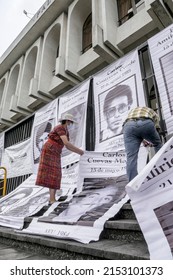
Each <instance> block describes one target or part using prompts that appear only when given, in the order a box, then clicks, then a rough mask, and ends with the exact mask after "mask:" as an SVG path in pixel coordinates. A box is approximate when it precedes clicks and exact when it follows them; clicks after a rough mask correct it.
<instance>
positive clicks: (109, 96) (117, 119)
mask: <svg viewBox="0 0 173 280" xmlns="http://www.w3.org/2000/svg"><path fill="white" fill-rule="evenodd" d="M98 104H99V126H100V139H99V142H102V141H105V140H107V139H110V138H112V137H115V136H118V135H120V134H122V129H123V123H124V120H125V118H126V117H127V115H128V112H129V111H130V110H131V109H132V108H134V107H136V106H137V104H138V101H137V85H136V77H135V75H133V76H131V77H130V78H128V79H126V80H125V81H122V82H121V83H119V84H117V85H115V86H114V87H112V88H111V89H110V90H109V91H106V92H103V93H101V94H100V95H98Z"/></svg>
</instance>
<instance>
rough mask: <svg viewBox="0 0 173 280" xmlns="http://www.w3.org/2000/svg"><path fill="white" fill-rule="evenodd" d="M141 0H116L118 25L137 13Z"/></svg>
mask: <svg viewBox="0 0 173 280" xmlns="http://www.w3.org/2000/svg"><path fill="white" fill-rule="evenodd" d="M143 2H144V1H143V0H117V6H118V18H119V20H118V23H119V25H122V24H123V23H124V22H126V21H127V20H128V19H130V18H131V17H132V16H134V15H135V14H136V13H137V7H138V6H140V5H141V4H142V3H143Z"/></svg>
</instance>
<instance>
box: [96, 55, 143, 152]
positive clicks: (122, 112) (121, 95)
mask: <svg viewBox="0 0 173 280" xmlns="http://www.w3.org/2000/svg"><path fill="white" fill-rule="evenodd" d="M93 84H94V102H95V116H96V117H95V126H96V143H95V150H96V151H118V150H123V149H124V141H123V136H122V128H123V127H122V124H123V122H124V120H125V118H126V117H127V114H128V112H129V111H130V109H132V108H134V107H136V106H144V105H145V100H144V92H143V85H142V78H141V72H140V65H139V58H138V52H137V50H136V51H134V52H131V53H130V54H128V55H126V56H123V57H122V58H120V59H119V60H117V61H116V62H115V63H113V64H111V65H110V66H108V67H107V68H105V69H104V70H103V71H101V72H100V73H98V74H96V75H95V76H94V81H93Z"/></svg>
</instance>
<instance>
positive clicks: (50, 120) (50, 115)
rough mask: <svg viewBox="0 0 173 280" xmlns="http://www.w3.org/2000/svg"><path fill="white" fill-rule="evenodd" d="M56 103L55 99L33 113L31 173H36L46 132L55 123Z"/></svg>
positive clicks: (46, 136)
mask: <svg viewBox="0 0 173 280" xmlns="http://www.w3.org/2000/svg"><path fill="white" fill-rule="evenodd" d="M57 103H58V100H57V99H55V100H54V101H52V102H50V103H49V104H47V105H46V106H44V107H43V108H41V109H40V110H38V111H37V112H36V113H35V117H34V123H33V128H32V134H31V151H32V167H33V173H37V169H38V164H39V158H40V154H41V150H42V147H43V145H44V143H45V142H46V140H47V139H48V134H49V132H50V131H51V130H52V129H53V127H54V126H55V125H56V124H57Z"/></svg>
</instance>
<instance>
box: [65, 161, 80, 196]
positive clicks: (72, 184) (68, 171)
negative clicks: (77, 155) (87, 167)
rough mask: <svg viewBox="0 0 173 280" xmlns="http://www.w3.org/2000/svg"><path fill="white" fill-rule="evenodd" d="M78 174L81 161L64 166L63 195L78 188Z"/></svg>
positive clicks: (69, 193)
mask: <svg viewBox="0 0 173 280" xmlns="http://www.w3.org/2000/svg"><path fill="white" fill-rule="evenodd" d="M78 176H79V162H76V163H73V164H71V165H67V166H64V167H63V168H62V179H61V190H62V193H61V195H63V196H68V195H72V194H73V193H74V192H76V191H77V190H78V186H77V182H78Z"/></svg>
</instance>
